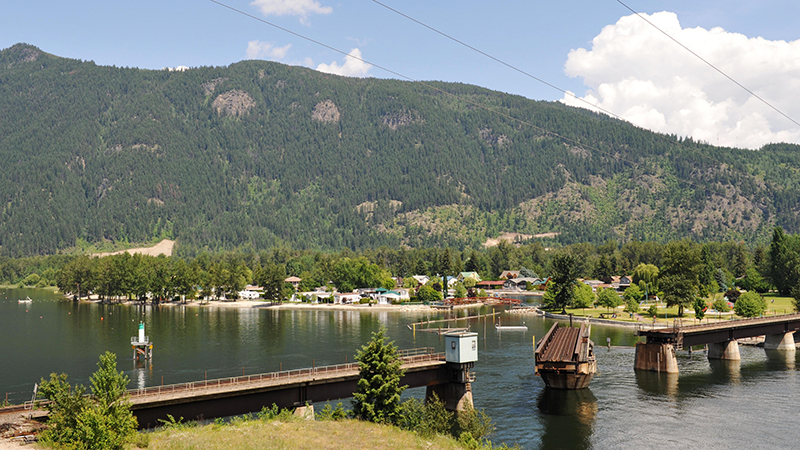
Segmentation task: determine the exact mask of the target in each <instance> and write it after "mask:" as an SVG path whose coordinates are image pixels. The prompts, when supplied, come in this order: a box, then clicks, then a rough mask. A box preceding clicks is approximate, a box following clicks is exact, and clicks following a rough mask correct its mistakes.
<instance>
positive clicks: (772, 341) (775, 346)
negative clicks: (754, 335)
mask: <svg viewBox="0 0 800 450" xmlns="http://www.w3.org/2000/svg"><path fill="white" fill-rule="evenodd" d="M764 348H765V349H766V350H782V351H788V352H793V351H795V350H796V347H795V343H794V331H791V332H789V333H781V334H767V335H765V339H764Z"/></svg>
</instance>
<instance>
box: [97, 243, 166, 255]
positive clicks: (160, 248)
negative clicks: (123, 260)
mask: <svg viewBox="0 0 800 450" xmlns="http://www.w3.org/2000/svg"><path fill="white" fill-rule="evenodd" d="M173 247H175V241H170V240H169V239H164V240H163V241H161V242H159V243H158V244H156V245H154V246H152V247H139V248H129V249H127V250H120V251H118V252H111V253H95V254H94V256H101V257H102V256H111V255H120V254H122V253H125V252H128V253H130V254H134V253H140V254H142V255H148V256H158V255H165V256H172V249H173Z"/></svg>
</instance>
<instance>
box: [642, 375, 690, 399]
mask: <svg viewBox="0 0 800 450" xmlns="http://www.w3.org/2000/svg"><path fill="white" fill-rule="evenodd" d="M634 372H635V374H636V385H637V386H639V389H641V390H642V391H644V392H646V393H648V394H651V395H656V396H666V397H668V398H670V399H675V398H677V396H678V375H679V374H677V373H663V372H662V373H658V372H651V371H649V370H635V371H634Z"/></svg>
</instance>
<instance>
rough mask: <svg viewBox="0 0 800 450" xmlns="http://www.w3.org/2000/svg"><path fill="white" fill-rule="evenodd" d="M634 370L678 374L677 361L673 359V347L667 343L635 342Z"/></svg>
mask: <svg viewBox="0 0 800 450" xmlns="http://www.w3.org/2000/svg"><path fill="white" fill-rule="evenodd" d="M634 369H636V370H649V371H651V372H662V373H678V359H677V358H675V347H674V346H673V345H672V344H669V343H660V342H647V343H645V342H637V343H636V359H635V363H634Z"/></svg>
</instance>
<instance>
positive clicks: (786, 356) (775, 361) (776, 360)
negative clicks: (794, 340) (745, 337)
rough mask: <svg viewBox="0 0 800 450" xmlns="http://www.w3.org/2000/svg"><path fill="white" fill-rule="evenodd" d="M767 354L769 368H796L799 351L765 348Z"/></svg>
mask: <svg viewBox="0 0 800 450" xmlns="http://www.w3.org/2000/svg"><path fill="white" fill-rule="evenodd" d="M764 353H766V354H767V370H796V368H797V352H796V351H794V350H790V351H785V350H764Z"/></svg>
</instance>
